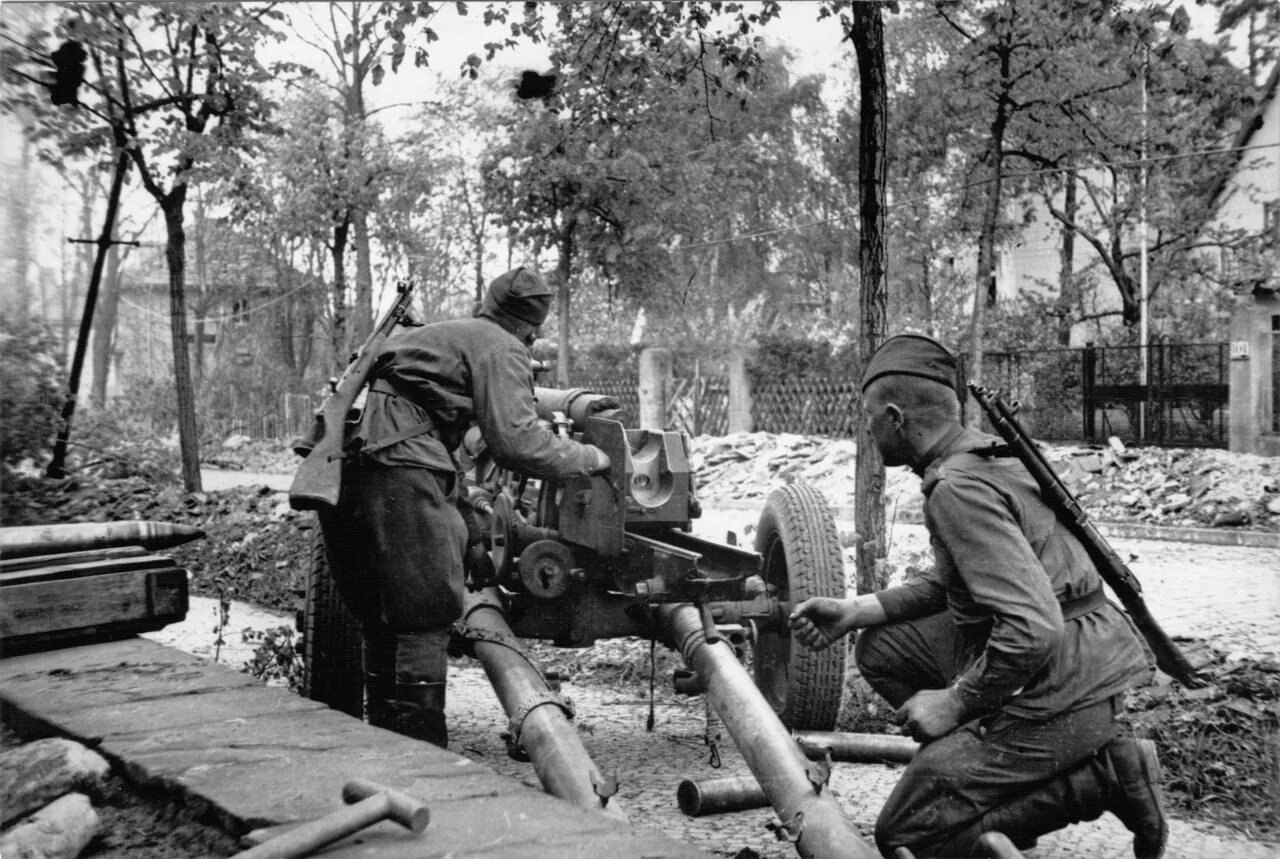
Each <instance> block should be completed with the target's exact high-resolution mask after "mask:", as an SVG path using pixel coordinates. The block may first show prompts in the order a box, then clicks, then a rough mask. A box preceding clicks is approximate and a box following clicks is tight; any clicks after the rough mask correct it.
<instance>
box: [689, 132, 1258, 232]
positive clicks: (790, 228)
mask: <svg viewBox="0 0 1280 859" xmlns="http://www.w3.org/2000/svg"><path fill="white" fill-rule="evenodd" d="M1276 147H1280V143H1259V144H1256V145H1253V146H1228V147H1223V148H1221V149H1200V150H1196V151H1194V152H1177V153H1174V154H1172V155H1161V156H1155V157H1151V158H1134V159H1131V160H1128V161H1100V162H1094V163H1092V164H1077V165H1073V166H1071V167H1043V168H1040V169H1038V170H1025V171H1020V172H1016V173H1001V174H1000V178H1001V179H1002V180H1003V179H1031V178H1034V177H1036V176H1048V175H1050V174H1053V173H1068V172H1072V171H1075V172H1080V171H1082V170H1097V169H1102V168H1104V167H1120V168H1123V167H1140V166H1143V165H1148V164H1155V163H1157V162H1161V161H1175V160H1178V159H1181V158H1198V157H1202V156H1205V155H1223V154H1231V153H1239V152H1248V151H1250V150H1254V149H1274V148H1276ZM993 181H995V180H993V179H976V180H974V181H972V182H966V183H964V184H962V185H958V186H955V187H954V188H953V189H952V190H953V192H955V191H964V190H967V189H969V188H979V187H982V186H983V185H990V184H991V183H992V182H993ZM932 196H934V195H929V194H922V195H920V196H918V197H906V198H904V199H901V200H896V201H894V203H896V204H898V205H901V204H905V203H919V202H921V201H923V200H928V199H930V198H931V197H932ZM856 214H857V213H856V212H854V211H852V210H850V211H847V212H844V213H842V214H839V215H832V216H831V217H829V218H819V219H818V220H816V221H807V222H802V223H794V224H786V225H784V226H781V227H770V228H768V229H763V230H756V231H753V232H749V233H738V234H736V235H732V236H726V237H725V238H723V239H709V240H707V241H705V242H696V243H694V244H690V245H683V246H681V247H677V248H673V250H675V251H691V250H699V249H701V248H710V247H715V246H716V245H726V244H731V243H732V242H736V241H742V240H746V239H760V238H765V237H767V236H776V235H779V234H781V233H790V232H796V231H798V230H805V229H808V228H809V227H817V226H821V225H823V224H833V223H836V222H839V221H843V220H846V219H848V218H851V217H854V216H855V215H856Z"/></svg>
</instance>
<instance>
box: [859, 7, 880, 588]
mask: <svg viewBox="0 0 1280 859" xmlns="http://www.w3.org/2000/svg"><path fill="white" fill-rule="evenodd" d="M852 11H853V18H852V21H853V30H852V33H851V37H852V39H853V45H854V50H855V52H856V53H857V57H858V91H859V111H860V115H859V123H858V217H859V231H860V235H859V243H858V254H859V263H858V269H859V281H860V288H859V299H858V305H859V310H860V312H861V335H862V364H863V366H866V362H867V361H868V360H869V359H870V358H871V353H872V352H874V351H875V349H876V347H878V346H879V345H880V343H881V341H882V340H883V339H884V334H885V321H886V316H887V294H886V293H887V290H886V277H885V242H884V192H885V176H886V160H885V149H886V145H887V139H888V137H887V118H888V117H887V113H888V96H887V92H886V84H885V62H884V23H883V21H882V19H881V17H880V7H879V6H878V5H876V4H874V3H854V4H853V10H852ZM863 423H864V424H865V417H864V418H863ZM867 438H869V435H868V434H866V433H863V434H862V436H861V437H860V439H859V444H858V452H857V459H856V462H855V465H854V497H855V498H857V499H858V503H857V505H856V506H855V509H854V517H855V519H856V529H857V532H858V546H857V566H858V592H859V593H871V592H872V591H876V590H880V589H881V588H883V587H884V586H885V584H886V580H887V578H888V571H887V569H885V565H884V560H883V559H884V556H885V551H886V549H887V547H886V546H885V544H884V530H885V529H884V461H883V460H882V459H881V457H880V451H879V450H877V449H876V446H875V445H874V444H864V443H862V442H863V440H865V439H867Z"/></svg>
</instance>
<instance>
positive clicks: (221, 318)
mask: <svg viewBox="0 0 1280 859" xmlns="http://www.w3.org/2000/svg"><path fill="white" fill-rule="evenodd" d="M312 286H313V284H303V285H302V286H298V287H294V288H293V289H291V290H289V291H288V292H282V293H280V294H279V295H277V296H275V297H273V298H270V299H267V300H266V301H264V302H262V303H261V304H259V305H257V306H256V307H247V308H245V309H244V310H241V311H238V312H237V311H233V312H231V313H224V314H220V315H218V316H202V317H200V321H201V322H212V323H219V324H221V323H226V322H233V321H235V320H236V319H241V318H245V317H247V316H251V315H253V314H254V313H258V312H260V311H263V310H265V309H267V308H268V307H271V306H272V305H273V304H279V303H280V302H281V301H284V300H285V299H286V298H288V297H289V296H291V295H294V294H296V293H299V292H301V291H302V290H304V289H310V288H311V287H312ZM120 303H121V304H124V305H126V306H128V307H131V308H133V309H134V310H137V311H138V312H140V313H144V314H146V315H148V316H154V317H156V318H157V319H163V320H166V321H167V320H168V319H169V314H168V313H161V312H160V311H157V310H152V309H151V308H149V307H144V306H142V305H141V304H138V303H137V302H134V301H130V300H129V299H127V298H125V297H124V296H121V297H120Z"/></svg>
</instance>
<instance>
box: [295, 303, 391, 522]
mask: <svg viewBox="0 0 1280 859" xmlns="http://www.w3.org/2000/svg"><path fill="white" fill-rule="evenodd" d="M396 291H397V292H398V293H399V294H398V295H397V296H396V300H395V303H394V304H392V305H391V308H390V309H389V310H388V311H387V312H386V313H385V314H384V315H383V317H382V319H381V320H379V321H378V324H377V326H375V327H374V329H373V331H372V332H371V333H370V334H369V338H368V339H367V340H365V341H364V345H363V346H361V347H360V351H359V352H357V353H356V354H355V355H354V356H353V357H352V359H351V363H350V364H348V365H347V368H346V369H345V370H343V371H342V376H341V378H339V379H337V380H332V379H331V380H330V381H329V385H330V388H331V391H330V393H329V396H327V397H325V399H324V402H323V403H321V405H320V409H319V410H318V411H317V412H316V418H315V421H314V422H313V423H312V425H311V429H310V431H309V432H308V433H307V434H306V435H305V436H303V437H302V438H300V439H298V440H297V441H295V442H294V444H293V451H294V453H296V454H298V455H299V456H301V457H303V460H302V463H301V464H300V465H299V466H298V470H297V471H296V472H294V475H293V483H292V485H290V487H289V505H290V506H291V507H293V509H294V510H320V509H322V508H326V507H335V506H337V504H338V494H339V492H340V491H341V488H342V455H343V443H344V441H345V436H346V432H345V429H346V424H347V422H348V420H349V419H350V418H351V413H352V407H353V406H354V405H355V403H356V399H357V397H358V396H359V394H360V390H361V389H362V388H363V387H364V385H365V382H367V381H368V379H369V371H370V370H372V369H373V361H374V359H375V358H376V357H377V356H378V353H380V352H381V351H382V347H383V344H385V343H386V341H387V338H388V337H390V336H391V331H392V329H394V328H395V327H396V325H397V324H399V323H400V322H401V321H402V320H404V319H405V317H406V315H407V313H408V309H409V296H410V295H411V294H412V292H413V281H411V280H409V281H404V280H402V281H400V282H398V283H397V284H396Z"/></svg>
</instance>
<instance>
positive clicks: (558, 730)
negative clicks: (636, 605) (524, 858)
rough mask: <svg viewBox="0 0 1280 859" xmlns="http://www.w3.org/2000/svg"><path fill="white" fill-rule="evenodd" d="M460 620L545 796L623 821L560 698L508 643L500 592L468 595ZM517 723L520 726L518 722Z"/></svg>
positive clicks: (510, 638) (512, 637) (511, 638)
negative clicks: (599, 786) (602, 789)
mask: <svg viewBox="0 0 1280 859" xmlns="http://www.w3.org/2000/svg"><path fill="white" fill-rule="evenodd" d="M463 619H464V621H465V623H466V625H467V626H468V627H471V628H473V629H475V630H477V631H478V632H479V633H480V635H479V636H477V637H476V638H475V639H474V640H473V641H472V642H471V645H472V648H473V650H474V651H475V656H476V659H478V660H479V661H480V664H481V666H483V667H484V673H485V674H486V675H487V676H488V678H489V683H490V684H492V686H493V691H494V692H496V693H497V695H498V700H499V701H501V702H502V709H503V710H504V711H505V712H506V714H507V717H508V718H510V719H511V720H512V726H511V728H512V732H513V733H518V737H517V739H518V741H519V743H520V745H521V746H523V747H524V750H525V751H526V752H527V753H528V755H529V758H530V760H532V761H533V768H534V771H535V772H537V774H538V780H539V781H540V782H541V783H542V786H543V788H544V789H545V790H546V791H547V793H550V794H552V795H553V796H558V797H560V798H561V799H567V800H569V801H570V802H572V803H575V804H576V805H578V806H580V807H582V808H586V809H589V810H591V811H598V812H600V813H601V814H606V815H608V816H610V817H614V818H617V819H619V820H623V821H625V820H626V819H627V815H626V813H625V812H624V811H623V810H622V808H621V807H620V806H619V804H618V802H617V798H616V797H614V798H613V799H610V798H609V797H608V796H602V795H601V793H600V792H598V791H597V788H596V785H597V784H604V783H605V780H604V778H603V777H602V776H601V774H600V771H599V770H598V769H597V768H596V765H595V763H594V762H593V761H592V760H591V756H590V755H588V754H587V750H586V749H585V748H584V747H583V745H582V740H581V739H580V738H579V737H578V732H577V731H576V730H575V729H574V727H573V723H572V722H570V721H569V717H568V715H566V713H565V712H564V710H562V709H561V707H560V706H558V702H559V699H558V698H557V697H556V696H555V694H554V693H552V691H551V690H550V689H549V688H548V687H547V683H546V681H545V680H544V679H543V677H542V674H541V672H539V671H538V669H537V668H535V667H534V665H533V663H532V662H530V661H529V658H528V656H526V655H525V654H524V652H523V651H521V650H519V649H518V648H515V647H512V646H511V645H510V644H508V643H507V642H514V641H515V640H516V638H515V635H514V634H513V633H512V632H511V627H510V626H509V625H508V624H507V619H506V616H505V615H504V614H503V611H502V603H501V602H500V599H499V597H498V592H497V591H496V590H495V589H493V588H488V589H486V590H483V591H479V592H477V593H468V594H467V597H466V609H465V611H464V612H463ZM517 720H519V724H516V721H517Z"/></svg>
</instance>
